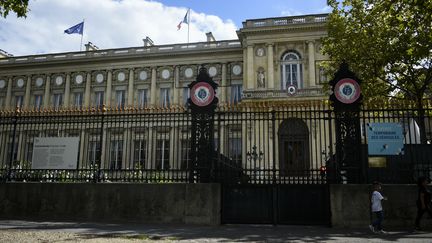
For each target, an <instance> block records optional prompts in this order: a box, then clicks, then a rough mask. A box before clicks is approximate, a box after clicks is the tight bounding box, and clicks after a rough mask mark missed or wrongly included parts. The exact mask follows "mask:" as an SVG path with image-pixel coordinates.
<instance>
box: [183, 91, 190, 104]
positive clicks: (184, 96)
mask: <svg viewBox="0 0 432 243" xmlns="http://www.w3.org/2000/svg"><path fill="white" fill-rule="evenodd" d="M188 99H189V88H183V104H184V105H185V106H187V103H188Z"/></svg>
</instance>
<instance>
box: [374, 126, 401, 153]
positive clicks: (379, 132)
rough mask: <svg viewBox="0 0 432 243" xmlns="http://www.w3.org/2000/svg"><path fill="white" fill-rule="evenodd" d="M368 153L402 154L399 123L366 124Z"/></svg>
mask: <svg viewBox="0 0 432 243" xmlns="http://www.w3.org/2000/svg"><path fill="white" fill-rule="evenodd" d="M367 138H368V153H369V155H402V154H404V142H403V141H404V136H403V133H402V124H400V123H368V124H367Z"/></svg>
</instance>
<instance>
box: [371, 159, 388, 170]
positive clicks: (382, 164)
mask: <svg viewBox="0 0 432 243" xmlns="http://www.w3.org/2000/svg"><path fill="white" fill-rule="evenodd" d="M368 165H369V168H386V167H387V158H386V157H369V158H368Z"/></svg>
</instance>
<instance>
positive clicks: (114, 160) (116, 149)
mask: <svg viewBox="0 0 432 243" xmlns="http://www.w3.org/2000/svg"><path fill="white" fill-rule="evenodd" d="M122 161H123V140H121V139H114V140H111V148H110V167H109V168H110V169H111V170H115V169H117V170H119V169H121V168H122Z"/></svg>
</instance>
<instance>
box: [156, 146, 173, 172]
mask: <svg viewBox="0 0 432 243" xmlns="http://www.w3.org/2000/svg"><path fill="white" fill-rule="evenodd" d="M169 167H170V166H169V139H166V138H164V139H157V140H156V169H157V170H167V169H169Z"/></svg>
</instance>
